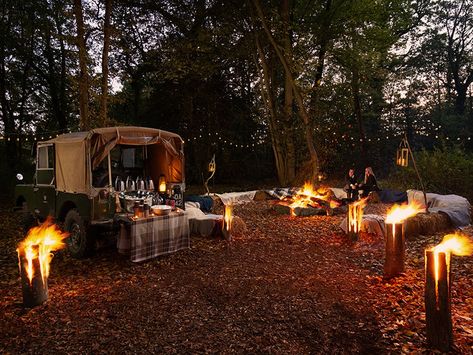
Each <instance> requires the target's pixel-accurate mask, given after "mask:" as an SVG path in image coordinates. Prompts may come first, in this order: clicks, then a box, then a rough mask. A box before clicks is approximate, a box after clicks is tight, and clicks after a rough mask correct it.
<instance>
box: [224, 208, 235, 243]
mask: <svg viewBox="0 0 473 355" xmlns="http://www.w3.org/2000/svg"><path fill="white" fill-rule="evenodd" d="M232 221H233V216H232V206H231V205H225V209H224V211H223V225H222V234H223V237H224V238H225V239H226V240H229V241H230V240H232Z"/></svg>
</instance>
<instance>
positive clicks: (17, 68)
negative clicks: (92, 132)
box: [0, 0, 473, 200]
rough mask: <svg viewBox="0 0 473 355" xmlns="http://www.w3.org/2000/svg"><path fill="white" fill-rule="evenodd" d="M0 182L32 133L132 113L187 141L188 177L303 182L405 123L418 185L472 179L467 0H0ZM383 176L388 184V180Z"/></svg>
mask: <svg viewBox="0 0 473 355" xmlns="http://www.w3.org/2000/svg"><path fill="white" fill-rule="evenodd" d="M0 15H1V16H0V107H1V110H0V117H1V120H0V135H1V139H0V153H1V154H2V156H4V157H5V159H1V161H0V168H1V171H2V174H0V180H1V181H0V186H1V190H2V191H3V192H6V193H9V192H10V193H11V191H12V186H13V185H14V184H15V179H14V176H15V174H16V173H17V172H22V173H23V174H24V175H25V176H26V181H31V177H32V174H33V170H32V164H33V163H34V161H33V160H34V151H35V142H36V141H38V140H44V139H48V138H49V137H53V136H55V135H57V134H61V133H64V132H69V131H78V130H84V129H90V128H92V127H99V126H112V125H139V126H149V127H156V128H161V129H165V130H170V131H174V132H176V133H179V134H180V135H181V136H182V137H183V138H184V139H185V141H186V170H187V171H186V180H187V183H188V184H200V183H201V182H202V175H203V174H204V175H207V172H206V167H207V164H208V162H209V160H210V158H211V157H212V155H213V154H214V153H215V154H216V160H217V172H216V177H215V181H217V182H218V183H227V184H235V183H238V184H240V185H241V184H243V183H245V184H248V185H252V184H253V185H254V184H262V183H268V184H273V183H274V184H279V185H290V184H299V183H300V182H301V181H303V180H304V179H306V178H310V177H313V176H314V175H315V174H316V173H318V172H319V171H322V172H324V173H325V174H326V175H327V176H328V177H329V178H340V177H342V176H343V174H344V173H345V171H346V169H347V168H348V167H350V166H355V167H357V168H358V169H359V172H360V173H361V169H362V168H364V166H366V165H368V164H370V165H372V166H373V167H374V169H375V172H376V173H377V175H378V177H381V178H384V179H385V181H386V183H385V186H384V187H386V186H387V185H389V186H390V187H393V188H406V187H410V188H413V187H419V186H417V182H416V178H415V175H414V172H413V170H412V168H408V169H404V170H400V169H397V168H396V167H395V165H394V156H395V151H396V148H397V147H398V145H399V143H400V140H401V138H402V136H403V135H404V134H406V135H407V137H408V138H409V141H410V143H411V145H412V147H413V148H414V150H415V154H416V157H417V159H418V164H419V165H420V170H421V172H422V175H423V177H424V179H425V180H426V181H425V182H426V185H427V189H428V190H430V191H434V192H440V193H451V192H454V193H458V194H462V195H464V196H467V197H469V198H470V200H471V198H472V197H473V196H471V191H473V179H472V178H471V176H473V155H472V151H473V138H472V137H473V95H472V82H473V43H472V42H473V0H458V1H453V0H451V1H444V0H417V1H415V0H377V1H372V0H299V1H292V0H281V1H263V0H247V1H240V0H225V1H223V0H220V1H219V0H184V1H182V0H166V1H164V0H160V1H154V0H86V1H85V0H82V1H81V0H73V1H59V0H34V1H33V0H22V1H13V0H1V5H0ZM382 187H383V185H382Z"/></svg>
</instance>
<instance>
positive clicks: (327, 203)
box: [273, 183, 346, 217]
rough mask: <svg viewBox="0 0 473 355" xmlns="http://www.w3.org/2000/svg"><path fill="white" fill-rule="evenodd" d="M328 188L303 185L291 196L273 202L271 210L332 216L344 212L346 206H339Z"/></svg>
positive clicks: (280, 212) (303, 214) (292, 213)
mask: <svg viewBox="0 0 473 355" xmlns="http://www.w3.org/2000/svg"><path fill="white" fill-rule="evenodd" d="M341 205H342V202H341V201H340V200H338V199H337V198H336V197H335V195H334V194H333V192H332V191H331V190H330V189H327V188H324V187H319V188H317V189H314V187H313V186H312V184H310V183H306V184H305V185H304V187H303V188H302V189H301V190H300V191H299V192H297V193H296V194H295V195H293V196H286V197H284V198H282V199H281V200H279V201H276V202H274V203H273V210H274V211H276V212H277V213H279V214H290V215H293V216H298V217H307V216H317V215H323V216H332V215H334V214H341V213H346V207H345V206H341Z"/></svg>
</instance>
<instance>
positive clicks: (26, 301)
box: [18, 245, 48, 308]
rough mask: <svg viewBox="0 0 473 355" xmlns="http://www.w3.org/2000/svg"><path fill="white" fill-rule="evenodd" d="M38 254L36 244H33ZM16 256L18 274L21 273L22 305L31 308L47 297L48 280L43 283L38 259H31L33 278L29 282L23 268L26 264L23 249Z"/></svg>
mask: <svg viewBox="0 0 473 355" xmlns="http://www.w3.org/2000/svg"><path fill="white" fill-rule="evenodd" d="M33 248H34V249H36V250H35V252H36V255H38V249H39V246H38V245H34V246H33ZM18 258H19V260H20V263H19V264H20V274H21V290H22V293H23V306H25V307H28V308H32V307H35V306H38V305H40V304H42V303H44V302H45V301H46V300H47V299H48V282H47V280H46V282H45V283H43V278H42V277H41V273H40V270H41V268H40V264H39V259H38V258H35V259H33V262H32V264H33V271H34V272H33V278H32V280H31V282H30V280H29V279H28V274H27V271H26V268H25V265H26V264H27V261H26V256H25V251H24V250H21V251H20V252H19V254H18Z"/></svg>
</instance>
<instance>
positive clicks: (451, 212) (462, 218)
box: [407, 190, 471, 227]
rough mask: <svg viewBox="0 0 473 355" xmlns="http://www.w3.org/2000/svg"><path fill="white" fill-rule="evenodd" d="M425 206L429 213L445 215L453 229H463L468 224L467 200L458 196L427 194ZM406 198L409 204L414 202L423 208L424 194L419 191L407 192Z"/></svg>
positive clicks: (468, 209) (469, 218)
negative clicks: (427, 206)
mask: <svg viewBox="0 0 473 355" xmlns="http://www.w3.org/2000/svg"><path fill="white" fill-rule="evenodd" d="M426 195H427V204H428V205H429V211H430V212H441V213H445V214H446V215H447V216H448V217H449V218H450V220H451V221H452V223H453V225H454V226H455V227H463V226H466V225H468V224H470V221H471V215H470V208H471V205H470V203H469V202H468V200H467V199H466V198H464V197H462V196H458V195H439V194H433V193H427V194H426ZM407 198H408V201H409V203H411V202H413V201H416V202H417V203H418V204H420V205H421V206H424V207H425V200H424V194H423V193H422V191H419V190H408V191H407Z"/></svg>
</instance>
